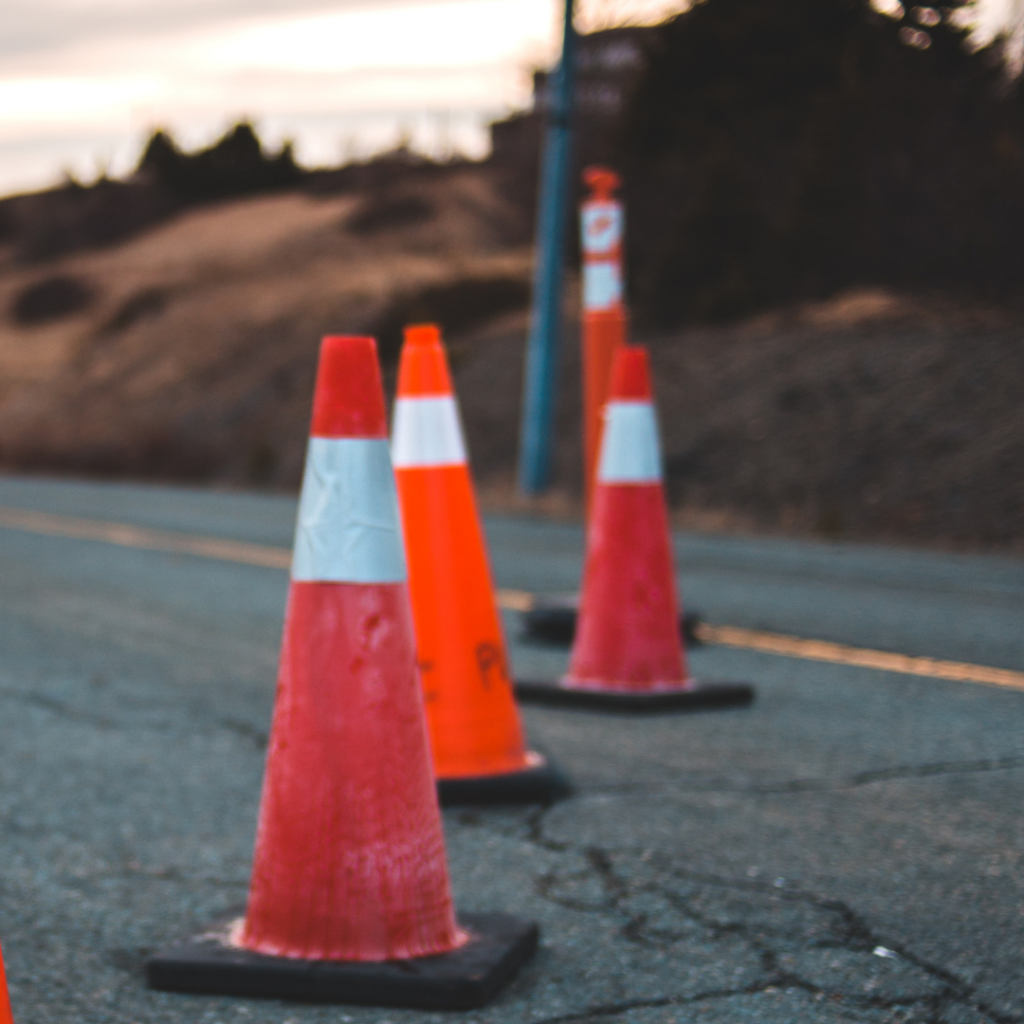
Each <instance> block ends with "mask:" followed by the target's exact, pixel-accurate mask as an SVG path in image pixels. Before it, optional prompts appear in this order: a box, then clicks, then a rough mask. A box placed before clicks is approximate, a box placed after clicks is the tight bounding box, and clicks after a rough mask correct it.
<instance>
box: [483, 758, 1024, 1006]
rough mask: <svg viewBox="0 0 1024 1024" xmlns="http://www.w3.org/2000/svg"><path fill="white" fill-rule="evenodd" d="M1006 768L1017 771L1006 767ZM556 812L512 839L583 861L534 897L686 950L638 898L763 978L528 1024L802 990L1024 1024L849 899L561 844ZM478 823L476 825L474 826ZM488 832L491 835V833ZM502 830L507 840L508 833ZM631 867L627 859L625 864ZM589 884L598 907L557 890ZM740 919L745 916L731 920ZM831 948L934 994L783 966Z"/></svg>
mask: <svg viewBox="0 0 1024 1024" xmlns="http://www.w3.org/2000/svg"><path fill="white" fill-rule="evenodd" d="M1007 762H1013V763H1012V764H1007ZM1018 762H1019V763H1018ZM951 764H957V763H951ZM965 764H967V765H969V766H970V767H969V768H968V770H979V769H977V768H976V767H975V766H976V765H979V764H993V765H998V766H1000V767H1019V766H1022V765H1024V758H1003V759H1000V760H999V761H992V762H966V763H965ZM921 767H922V769H924V774H937V773H938V772H937V771H936V769H939V768H943V767H948V765H944V766H943V765H927V766H921ZM876 774H880V775H882V776H883V777H887V775H888V773H887V772H878V773H875V772H872V773H862V775H864V776H867V775H876ZM553 806H554V805H552V804H548V805H545V806H542V807H539V808H537V809H535V810H534V811H533V812H531V813H529V814H528V815H527V816H526V817H525V819H521V825H520V827H519V829H518V830H516V829H512V830H509V831H511V832H512V833H513V834H514V833H515V832H516V831H518V834H519V835H520V837H521V838H523V839H525V840H526V841H527V842H529V843H531V844H533V845H536V846H538V847H540V848H541V849H544V850H545V851H547V852H549V853H552V854H555V855H557V856H559V857H565V856H566V855H569V856H574V857H576V858H577V859H578V860H579V862H580V865H581V866H580V868H579V869H578V870H572V869H571V866H566V867H568V868H569V870H566V868H565V867H563V868H556V869H554V870H552V871H549V872H547V873H545V874H543V875H540V876H538V877H536V878H535V889H536V892H537V894H538V895H539V896H540V897H541V898H542V899H545V900H548V901H550V902H552V903H554V904H556V905H557V906H560V907H562V908H564V909H568V910H573V911H577V912H581V913H590V914H604V915H615V916H618V917H619V918H621V919H623V920H624V923H623V924H622V925H621V926H620V927H619V929H618V932H619V934H620V935H621V936H622V938H623V939H624V940H625V941H627V942H629V943H631V944H634V945H640V946H644V947H647V948H655V949H661V950H667V949H669V948H670V947H671V946H672V945H674V944H677V943H680V942H685V941H686V940H687V936H686V934H685V933H684V932H683V931H678V930H677V931H671V930H666V929H658V928H656V927H653V926H652V924H651V922H650V918H649V915H648V914H647V913H645V912H643V911H639V912H638V911H637V910H636V909H635V908H632V907H630V906H628V905H627V902H628V901H629V900H631V899H633V898H635V897H637V896H650V897H655V898H660V899H661V900H662V902H663V903H664V904H667V905H669V906H671V907H672V909H673V910H674V911H675V912H677V913H678V914H679V916H680V917H681V918H682V919H683V920H685V921H689V922H692V923H694V924H696V925H698V926H700V927H701V928H702V929H703V930H704V931H705V932H706V933H707V934H710V935H711V936H712V939H713V940H717V939H720V938H725V937H732V938H738V939H740V940H742V941H743V942H745V943H746V944H747V945H748V946H749V948H750V949H751V950H752V951H756V952H757V954H758V956H759V957H760V963H761V970H762V977H761V978H760V979H758V980H757V981H755V982H753V983H751V984H749V985H744V986H733V987H730V986H726V987H721V988H709V989H706V990H703V991H698V992H694V993H690V994H678V995H671V994H666V995H659V996H649V997H645V998H638V999H632V1000H629V999H627V1000H622V1001H616V1002H605V1003H597V1004H595V1005H593V1006H589V1007H584V1008H581V1009H580V1010H576V1011H571V1012H567V1013H562V1014H558V1015H555V1016H548V1017H538V1018H534V1019H532V1020H531V1024H569V1022H573V1021H586V1020H597V1019H601V1018H610V1017H617V1016H621V1015H622V1014H625V1013H628V1012H630V1011H632V1010H642V1009H657V1008H659V1007H667V1006H684V1005H692V1004H695V1003H701V1002H711V1001H720V1000H724V999H730V998H735V997H738V996H744V995H759V994H765V993H769V992H777V991H779V990H785V991H792V990H799V991H803V992H806V993H808V994H809V995H812V996H814V997H815V998H816V999H828V1000H830V1001H831V1002H833V1003H835V1004H839V1005H841V1006H844V1007H846V1008H847V1009H849V1010H857V1009H861V1010H883V1011H885V1010H889V1011H894V1010H900V1009H901V1010H904V1011H905V1012H907V1013H912V1014H913V1016H912V1017H907V1018H905V1019H906V1020H907V1021H908V1022H909V1021H910V1020H913V1021H914V1022H915V1024H938V1022H939V1020H940V1018H941V1017H942V1015H943V1013H944V1011H946V1010H949V1009H951V1008H953V1007H960V1008H962V1009H968V1010H971V1011H973V1012H974V1013H977V1014H979V1015H981V1016H982V1017H983V1018H985V1019H986V1020H987V1021H990V1022H991V1024H1021V1022H1022V1021H1024V1017H1021V1016H1020V1015H1016V1014H1012V1013H1006V1012H1003V1011H1001V1010H999V1009H998V1008H997V1007H995V1006H993V1005H991V1004H990V1003H989V1002H987V1001H986V1000H985V999H983V998H981V997H980V996H979V994H978V988H977V986H974V985H971V984H970V983H968V982H967V981H965V980H964V979H963V978H961V977H960V976H958V975H957V974H956V973H955V972H954V971H951V970H949V969H947V968H945V967H942V966H941V965H938V964H935V963H932V962H930V961H928V960H926V959H925V958H923V957H920V956H917V955H916V954H915V953H913V952H912V951H911V950H909V949H908V948H906V947H905V946H904V945H903V944H902V943H899V942H896V941H894V940H892V939H887V938H883V937H882V936H880V935H879V934H878V933H876V932H875V931H874V930H873V929H872V928H871V926H870V925H869V924H868V923H867V921H866V920H865V919H864V918H863V917H861V916H860V915H859V914H858V913H857V912H856V911H855V910H853V908H852V907H850V906H849V905H848V904H847V903H845V902H843V901H842V900H836V899H830V898H826V897H823V896H819V895H817V894H814V893H810V892H807V891H793V890H785V889H780V888H779V887H778V886H777V884H776V885H773V884H769V883H765V882H758V881H754V880H749V879H734V878H725V877H722V876H718V875H714V874H707V873H701V872H694V871H690V870H687V869H685V868H681V867H679V866H678V865H676V864H675V863H674V861H673V859H672V858H671V856H669V855H667V854H664V853H655V852H654V851H652V850H650V849H646V850H642V851H641V850H636V849H630V848H623V849H610V848H606V847H601V846H594V845H574V844H572V843H566V842H562V841H559V840H554V839H551V838H550V837H549V836H548V835H546V833H545V819H546V818H547V816H548V814H549V812H550V811H551V810H552V808H553ZM467 823H468V822H467ZM477 823H478V822H476V821H474V822H473V824H477ZM481 823H482V822H481ZM485 827H487V826H486V825H485ZM500 831H504V832H505V834H509V831H506V830H500ZM617 858H618V859H619V860H621V861H623V863H624V864H634V863H639V864H642V865H643V870H647V871H652V872H656V873H657V878H656V880H652V881H643V880H642V879H635V878H631V877H629V875H628V873H627V874H624V873H623V871H622V869H621V868H620V867H617V865H616V860H617ZM626 858H629V859H628V860H626ZM641 873H642V872H641ZM586 882H596V883H597V887H598V891H599V892H600V893H601V898H600V899H590V900H588V899H579V898H574V897H572V896H568V895H564V894H561V893H560V892H559V891H558V889H559V886H560V885H566V884H569V885H571V884H573V883H586ZM672 882H676V883H681V884H682V887H683V888H684V889H689V890H691V891H690V892H689V895H686V894H681V893H680V892H679V891H678V886H676V887H673V886H672ZM716 891H717V892H723V893H727V894H729V895H732V896H738V897H739V898H740V899H741V900H746V901H747V903H748V908H749V910H750V911H753V912H755V913H756V911H757V909H758V907H757V903H758V902H760V904H761V906H762V908H763V906H764V903H765V901H768V902H770V903H775V904H776V905H786V904H789V905H793V906H799V907H802V908H805V909H810V910H811V911H812V912H813V913H815V914H816V915H818V918H819V919H818V921H816V922H815V928H818V927H819V926H821V925H824V926H825V928H824V931H825V933H826V935H828V934H831V938H824V939H823V938H814V937H810V936H809V935H808V934H806V933H805V934H787V932H786V927H787V926H786V924H785V923H784V922H783V924H782V930H781V931H778V934H773V932H772V926H766V925H764V924H763V923H761V924H758V922H757V921H756V919H755V920H754V921H743V920H722V916H721V914H719V915H718V916H717V917H716V915H715V913H714V907H713V894H714V892H716ZM709 892H710V893H711V894H712V910H711V911H710V912H708V911H704V910H702V909H701V908H700V906H699V903H700V901H701V900H702V899H706V897H707V896H708V894H709ZM733 916H734V917H736V916H739V915H737V914H736V913H735V912H734V913H733ZM774 927H775V928H776V930H777V929H778V925H777V924H776V925H775V926H774ZM792 930H793V929H792V928H791V931H792ZM797 931H799V930H797ZM787 942H788V943H789V945H790V946H791V949H794V948H795V952H792V951H791V952H790V953H789V954H787V953H786V950H785V948H784V947H785V946H786V945H787ZM830 949H831V950H836V951H839V952H845V953H848V954H854V955H857V956H864V955H866V954H867V955H870V954H875V955H879V954H878V951H879V950H883V952H882V953H881V954H880V960H881V961H882V962H884V961H886V960H890V959H895V960H897V961H898V962H900V963H903V964H906V965H909V966H910V967H912V968H914V969H915V970H916V971H918V972H920V973H921V975H923V976H924V978H925V979H927V981H928V982H929V983H930V984H931V985H932V986H934V991H930V992H917V993H915V992H914V991H913V990H911V991H909V992H906V993H894V994H892V995H888V996H886V995H883V994H872V993H871V991H870V989H871V987H873V984H874V983H873V982H872V978H871V977H870V975H867V977H866V981H867V985H864V984H863V979H865V974H866V972H864V971H863V970H860V971H859V972H858V973H857V983H858V984H859V985H860V986H861V988H862V989H863V994H859V993H855V992H852V991H850V990H849V989H850V985H849V984H847V985H846V986H845V987H844V986H842V985H839V986H837V985H835V984H833V985H829V984H827V983H816V982H815V981H813V980H810V979H809V978H808V977H805V976H804V975H803V974H801V973H800V970H799V969H795V968H794V967H792V966H790V965H789V964H787V963H786V960H787V959H790V960H793V959H798V958H799V956H800V955H801V954H806V953H808V952H812V951H824V950H830ZM833 966H835V964H833ZM878 984H880V983H878ZM874 987H877V984H874Z"/></svg>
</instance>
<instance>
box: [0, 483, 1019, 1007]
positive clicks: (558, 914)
mask: <svg viewBox="0 0 1024 1024" xmlns="http://www.w3.org/2000/svg"><path fill="white" fill-rule="evenodd" d="M0 507H2V508H7V509H11V508H21V509H29V510H35V511H41V512H49V513H57V514H60V515H63V516H74V517H85V518H89V519H100V520H108V521H113V522H119V523H131V524H135V525H137V526H142V527H148V528H153V529H160V530H175V531H183V532H186V533H189V534H194V535H197V536H202V537H219V538H225V539H231V540H239V541H248V542H251V543H256V544H262V545H271V546H277V547H287V546H288V545H289V544H290V541H291V533H292V522H293V516H294V502H292V501H291V500H288V499H285V498H275V497H257V496H249V495H238V494H224V493H210V492H199V491H190V490H184V489H172V488H155V487H154V488H150V487H139V486H111V485H94V484H82V483H66V482H55V481H32V480H24V479H14V478H0ZM488 530H489V534H490V538H491V542H492V555H493V561H494V566H495V572H496V576H497V579H498V583H499V584H500V585H501V586H504V587H509V588H518V589H525V590H529V591H534V592H555V591H561V590H567V589H572V588H574V587H575V586H576V585H577V583H578V575H579V565H580V555H581V549H582V535H581V532H580V530H579V529H578V528H576V527H574V526H571V525H559V524H550V523H543V522H539V521H529V520H513V519H494V520H492V521H490V522H489V523H488ZM678 554H679V567H680V573H681V583H682V587H683V593H684V598H685V600H686V602H687V604H688V605H689V606H690V607H691V608H693V609H697V610H699V611H700V613H701V614H702V615H703V616H704V617H705V618H706V619H707V620H708V621H711V622H715V623H721V624H730V625H736V626H746V627H750V628H756V629H764V630H775V631H778V632H784V633H790V634H795V635H799V636H803V637H810V638H820V639H825V640H833V641H839V642H842V643H847V644H853V645H859V646H864V647H871V648H876V649H883V650H889V651H895V652H899V653H903V654H911V655H930V656H934V657H938V658H945V659H953V660H960V661H969V662H974V663H978V664H982V665H990V666H997V667H1001V668H1007V669H1016V670H1022V669H1024V564H1022V563H1021V562H1020V561H1014V560H1011V559H998V558H970V557H953V556H940V555H930V554H924V553H911V552H904V551H899V550H885V549H880V548H866V547H858V546H852V545H849V546H844V545H820V544H801V543H795V542H779V541H765V540H737V539H712V538H706V537H703V538H702V537H681V538H679V541H678ZM286 586H287V578H286V574H285V573H284V572H282V571H281V570H280V569H275V568H261V567H258V566H253V565H245V564H238V563H234V562H230V561H222V560H218V559H216V558H204V557H196V556H193V555H188V554H180V553H178V554H173V553H165V552H161V551H153V550H145V549H139V548H131V547H124V546H118V545H116V544H110V543H105V542H101V541H96V540H85V539H80V538H73V537H62V536H57V535H43V534H38V533H33V532H26V531H25V530H22V529H10V528H0V936H2V939H3V943H4V952H5V958H6V961H7V968H8V975H9V982H10V987H11V996H12V1000H13V1003H14V1010H15V1018H16V1021H17V1024H63V1022H69V1024H70V1022H82V1024H92V1022H100V1021H103V1022H108V1021H109V1022H123V1024H158V1022H160V1024H163V1022H175V1024H179V1022H180V1024H185V1022H188V1024H194V1022H204V1024H205V1022H221V1024H230V1022H235V1021H237V1022H253V1024H257V1022H275V1024H286V1022H294V1024H305V1022H314V1021H342V1022H346V1024H347V1022H357V1024H363V1022H370V1021H373V1022H375V1024H380V1022H388V1024H406V1022H409V1024H412V1022H414V1021H415V1022H419V1021H438V1022H439V1021H441V1020H444V1019H448V1018H449V1017H458V1018H459V1019H461V1020H463V1021H466V1022H467V1024H469V1022H472V1024H485V1022H491V1021H493V1022H502V1024H504V1022H516V1024H519V1022H522V1024H540V1022H554V1021H576V1020H580V1021H583V1020H594V1021H610V1022H622V1024H662V1022H666V1024H667V1022H670V1021H679V1022H684V1021H685V1022H689V1021H695V1022H696V1021H700V1022H709V1024H717V1022H723V1024H724V1022H739V1021H758V1022H764V1024H776V1022H778V1024H783V1022H815V1024H819V1022H820V1024H824V1022H834V1021H835V1022H838V1021H878V1022H882V1021H885V1022H889V1021H913V1022H922V1024H924V1022H937V1024H981V1022H997V1024H1002V1022H1011V1021H1024V960H1022V956H1021V951H1022V948H1024V862H1022V858H1024V824H1022V816H1021V811H1020V808H1021V806H1022V797H1024V743H1022V736H1024V729H1022V713H1024V691H1020V690H1015V689H1013V688H1005V687H1004V688H1000V687H993V686H983V685H977V684H971V683H958V682H944V681H941V680H936V679H928V678H922V677H915V676H908V675H898V674H891V673H885V672H880V671H875V670H869V669H862V668H853V667H850V666H844V665H835V664H826V663H821V662H812V661H801V660H792V659H789V658H784V657H778V656H774V655H769V654H761V653H755V652H749V651H741V650H735V649H728V648H724V647H712V646H707V647H702V648H698V649H697V650H695V651H692V652H691V661H692V665H693V668H694V671H695V673H696V674H698V675H702V676H706V677H721V678H733V679H746V680H750V681H752V682H754V683H755V684H756V686H757V691H758V697H757V701H756V703H755V704H754V705H753V706H752V707H750V708H747V709H742V710H733V711H719V712H707V713H702V714H696V715H678V714H677V715H660V716H655V717H646V718H621V717H616V716H613V715H608V714H600V713H594V712H586V713H584V712H574V711H569V710H561V709H557V710H556V709H545V708H526V709H524V716H525V720H526V724H527V729H528V732H529V736H530V739H531V742H532V744H533V745H534V746H536V747H538V748H540V749H542V750H544V751H546V752H548V753H550V754H552V755H554V756H555V757H556V758H557V759H558V760H559V761H560V763H561V764H562V765H563V767H564V768H565V769H566V770H567V771H568V772H569V773H570V774H571V776H572V778H573V780H574V782H575V784H576V793H575V795H574V796H573V797H572V798H570V799H568V800H566V801H564V802H562V803H559V804H557V805H555V806H553V807H550V808H547V809H536V808H534V809H462V810H453V811H449V812H446V815H445V825H446V835H447V840H448V848H449V856H450V861H451V871H452V879H453V883H454V886H455V890H456V896H457V901H458V904H459V906H460V907H461V908H463V909H467V910H507V911H512V912H515V913H518V914H527V915H530V916H532V917H533V918H535V919H536V920H538V921H539V922H540V924H541V927H542V931H543V941H542V947H541V950H540V952H539V954H538V955H537V957H536V958H535V959H534V960H533V961H532V962H531V963H530V964H529V966H528V967H527V968H526V969H525V970H524V971H523V972H522V974H521V975H520V976H519V978H518V979H517V981H516V982H515V983H514V984H512V985H511V986H510V987H509V988H508V989H506V990H505V992H504V993H503V994H502V995H501V996H500V997H499V998H498V999H497V1000H496V1001H495V1002H494V1003H493V1004H491V1005H490V1006H489V1007H487V1008H486V1009H485V1010H482V1011H476V1012H472V1013H469V1014H464V1015H445V1014H424V1013H417V1012H413V1011H397V1010H375V1009H360V1008H352V1007H316V1006H301V1005H290V1004H282V1003H275V1002H255V1001H244V1000H233V999H218V998H201V997H190V996H176V995H168V994H160V993H153V992H150V991H148V990H147V989H146V987H145V985H144V982H143V975H142V966H143V963H144V960H145V957H146V955H147V953H148V952H149V951H151V950H154V949H155V948H157V947H159V946H161V945H163V944H165V943H166V942H168V941H169V940H173V939H176V938H178V937H182V936H186V935H189V934H192V933H194V932H196V931H197V930H199V929H201V928H202V927H203V926H205V925H206V924H207V923H208V922H209V921H210V920H211V919H213V918H215V917H217V916H219V915H222V914H224V913H225V912H227V911H230V910H232V909H234V908H237V907H240V906H241V905H242V904H243V903H244V899H245V893H246V887H247V882H248V875H249V868H250V859H251V855H252V847H253V831H254V826H255V820H256V808H257V801H258V798H259V790H260V783H261V779H262V774H263V758H264V750H265V744H266V736H267V730H268V726H269V721H270V712H271V701H272V693H273V683H274V677H275V668H276V659H277V648H278V641H279V634H280V628H281V616H282V611H283V603H284V598H285V593H286ZM506 623H507V627H508V631H509V635H510V637H511V638H512V639H513V644H512V651H513V660H514V663H515V665H516V668H517V670H518V671H519V672H520V674H522V675H524V676H526V675H528V676H537V675H539V674H542V673H544V674H551V675H553V674H555V673H557V672H558V671H559V670H560V669H561V667H562V665H563V664H564V661H565V657H566V652H565V651H564V650H561V649H557V648H544V647H536V646H533V647H531V646H528V645H526V644H524V643H522V642H520V641H519V640H516V639H515V638H516V637H517V635H518V631H519V623H518V621H517V616H516V615H515V613H508V614H507V619H506Z"/></svg>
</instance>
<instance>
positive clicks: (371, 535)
mask: <svg viewBox="0 0 1024 1024" xmlns="http://www.w3.org/2000/svg"><path fill="white" fill-rule="evenodd" d="M405 578H406V570H405V548H404V546H403V543H402V529H401V523H400V520H399V516H398V497H397V495H396V493H395V475H394V473H393V472H392V470H391V457H390V454H389V452H388V443H387V441H386V440H384V438H362V437H337V438H335V437H313V438H310V441H309V450H308V451H307V453H306V472H305V475H304V476H303V478H302V494H301V496H300V498H299V516H298V523H297V525H296V528H295V552H294V555H293V557H292V579H293V580H295V581H296V582H300V583H401V582H403V581H404V580H405Z"/></svg>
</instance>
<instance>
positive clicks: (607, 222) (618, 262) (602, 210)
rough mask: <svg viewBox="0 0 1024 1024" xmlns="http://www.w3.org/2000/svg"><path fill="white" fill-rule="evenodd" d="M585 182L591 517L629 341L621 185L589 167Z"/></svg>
mask: <svg viewBox="0 0 1024 1024" xmlns="http://www.w3.org/2000/svg"><path fill="white" fill-rule="evenodd" d="M583 181H584V183H585V184H586V185H587V187H588V188H590V189H591V192H592V194H591V195H590V196H589V197H588V198H587V199H586V200H584V202H583V205H582V206H581V208H580V245H581V248H582V250H583V313H582V318H583V341H582V348H583V474H584V477H583V478H584V485H585V494H586V501H587V513H588V515H589V513H590V508H591V505H592V503H593V499H594V474H595V473H596V471H597V456H598V452H599V451H600V448H601V425H602V423H603V414H604V404H605V402H606V401H607V400H608V385H609V382H610V380H611V373H612V362H613V361H614V359H615V352H616V350H617V349H618V347H619V346H620V345H622V344H623V343H624V342H625V341H626V340H627V334H628V326H629V325H628V319H627V314H626V300H625V288H624V284H623V235H624V226H625V216H624V213H623V209H622V203H620V202H619V201H618V200H617V199H615V198H614V194H615V192H616V191H617V189H618V188H619V187H620V185H621V184H622V182H621V179H620V178H619V176H618V175H617V174H616V173H615V172H614V171H612V170H609V169H608V168H607V167H588V168H587V169H586V170H585V171H584V172H583Z"/></svg>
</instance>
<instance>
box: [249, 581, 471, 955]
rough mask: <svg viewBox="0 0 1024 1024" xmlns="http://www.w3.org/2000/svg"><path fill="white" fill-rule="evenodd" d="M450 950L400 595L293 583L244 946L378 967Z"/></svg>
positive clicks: (394, 590) (452, 937) (395, 588)
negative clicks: (386, 962)
mask: <svg viewBox="0 0 1024 1024" xmlns="http://www.w3.org/2000/svg"><path fill="white" fill-rule="evenodd" d="M460 941H461V936H460V934H459V932H458V930H457V928H456V925H455V919H454V914H453V909H452V901H451V894H450V889H449V883H448V872H447V864H446V859H445V850H444V840H443V837H442V832H441V820H440V812H439V811H438V807H437V798H436V796H435V790H434V779H433V773H432V770H431V765H430V758H429V752H428V745H427V736H426V729H425V726H424V718H423V709H422V698H421V695H420V689H419V680H418V677H417V673H416V667H415V648H414V643H413V628H412V622H411V618H410V613H409V598H408V593H407V590H406V586H405V584H373V585H365V584H344V583H342V584H339V583H293V584H292V588H291V593H290V597H289V607H288V613H287V617H286V624H285V637H284V644H283V648H282V653H281V668H280V674H279V679H278V691H277V703H276V706H275V712H274V726H273V732H272V736H271V743H270V752H269V756H268V761H267V774H266V780H265V783H264V792H263V802H262V806H261V809H260V821H259V828H258V832H257V840H256V858H255V864H254V867H253V877H252V886H251V890H250V899H249V909H248V914H247V918H246V923H245V926H244V929H243V933H242V944H243V945H244V946H246V947H247V948H249V949H252V950H255V951H258V952H261V953H269V954H273V955H278V956H288V957H298V958H305V959H313V960H318V959H319V960H362V961H380V960H392V959H405V958H408V957H416V956H424V955H427V954H431V953H440V952H446V951H448V950H451V949H454V948H455V947H456V946H458V945H459V944H460Z"/></svg>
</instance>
